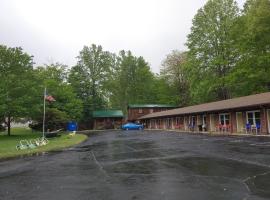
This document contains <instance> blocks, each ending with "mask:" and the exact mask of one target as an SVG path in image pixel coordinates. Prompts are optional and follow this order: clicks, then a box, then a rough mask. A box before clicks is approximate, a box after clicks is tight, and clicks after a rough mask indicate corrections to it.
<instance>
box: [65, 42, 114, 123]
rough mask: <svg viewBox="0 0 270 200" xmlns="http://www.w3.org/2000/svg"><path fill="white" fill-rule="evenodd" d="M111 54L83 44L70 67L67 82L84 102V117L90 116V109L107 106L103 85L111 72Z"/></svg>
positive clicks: (94, 46)
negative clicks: (76, 58)
mask: <svg viewBox="0 0 270 200" xmlns="http://www.w3.org/2000/svg"><path fill="white" fill-rule="evenodd" d="M112 63H113V55H112V54H111V53H110V52H108V51H103V49H102V47H101V46H97V45H95V44H92V45H91V46H90V47H87V46H84V47H83V49H82V50H81V51H80V54H79V56H78V63H77V65H76V66H74V67H72V69H71V71H70V74H69V78H68V80H69V82H70V83H71V85H72V87H73V88H74V90H75V92H76V94H77V96H78V97H79V98H80V99H81V100H82V101H83V104H84V118H85V119H86V120H88V119H90V118H91V114H92V111H93V110H95V109H100V108H104V107H107V104H108V102H107V100H108V97H107V96H106V92H105V90H104V87H105V85H106V82H107V81H108V79H109V76H110V73H111V66H112Z"/></svg>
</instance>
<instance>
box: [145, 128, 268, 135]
mask: <svg viewBox="0 0 270 200" xmlns="http://www.w3.org/2000/svg"><path fill="white" fill-rule="evenodd" d="M144 130H146V131H169V132H178V133H189V134H192V135H208V136H245V137H270V135H255V134H246V133H219V132H196V131H182V130H176V129H144Z"/></svg>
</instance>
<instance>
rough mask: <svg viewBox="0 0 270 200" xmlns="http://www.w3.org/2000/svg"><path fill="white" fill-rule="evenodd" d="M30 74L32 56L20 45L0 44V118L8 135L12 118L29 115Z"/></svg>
mask: <svg viewBox="0 0 270 200" xmlns="http://www.w3.org/2000/svg"><path fill="white" fill-rule="evenodd" d="M32 74H33V60H32V56H30V55H28V54H27V53H25V52H23V49H22V48H20V47H16V48H9V47H7V46H4V45H0V118H1V119H2V120H4V122H5V123H6V125H7V127H8V135H10V123H11V120H12V119H15V118H18V117H27V116H29V115H30V112H31V109H30V107H31V104H32V100H33V99H32V97H33V95H32V90H33V88H34V85H33V82H32V81H31V79H32Z"/></svg>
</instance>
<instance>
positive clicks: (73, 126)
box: [67, 122, 78, 131]
mask: <svg viewBox="0 0 270 200" xmlns="http://www.w3.org/2000/svg"><path fill="white" fill-rule="evenodd" d="M77 128H78V126H77V123H76V122H68V125H67V130H68V131H77Z"/></svg>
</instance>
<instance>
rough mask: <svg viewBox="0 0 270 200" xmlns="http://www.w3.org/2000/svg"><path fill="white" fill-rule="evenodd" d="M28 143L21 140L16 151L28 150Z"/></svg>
mask: <svg viewBox="0 0 270 200" xmlns="http://www.w3.org/2000/svg"><path fill="white" fill-rule="evenodd" d="M28 145H29V143H28V141H27V140H21V141H20V143H19V144H18V145H17V146H16V149H17V150H24V149H28Z"/></svg>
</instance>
